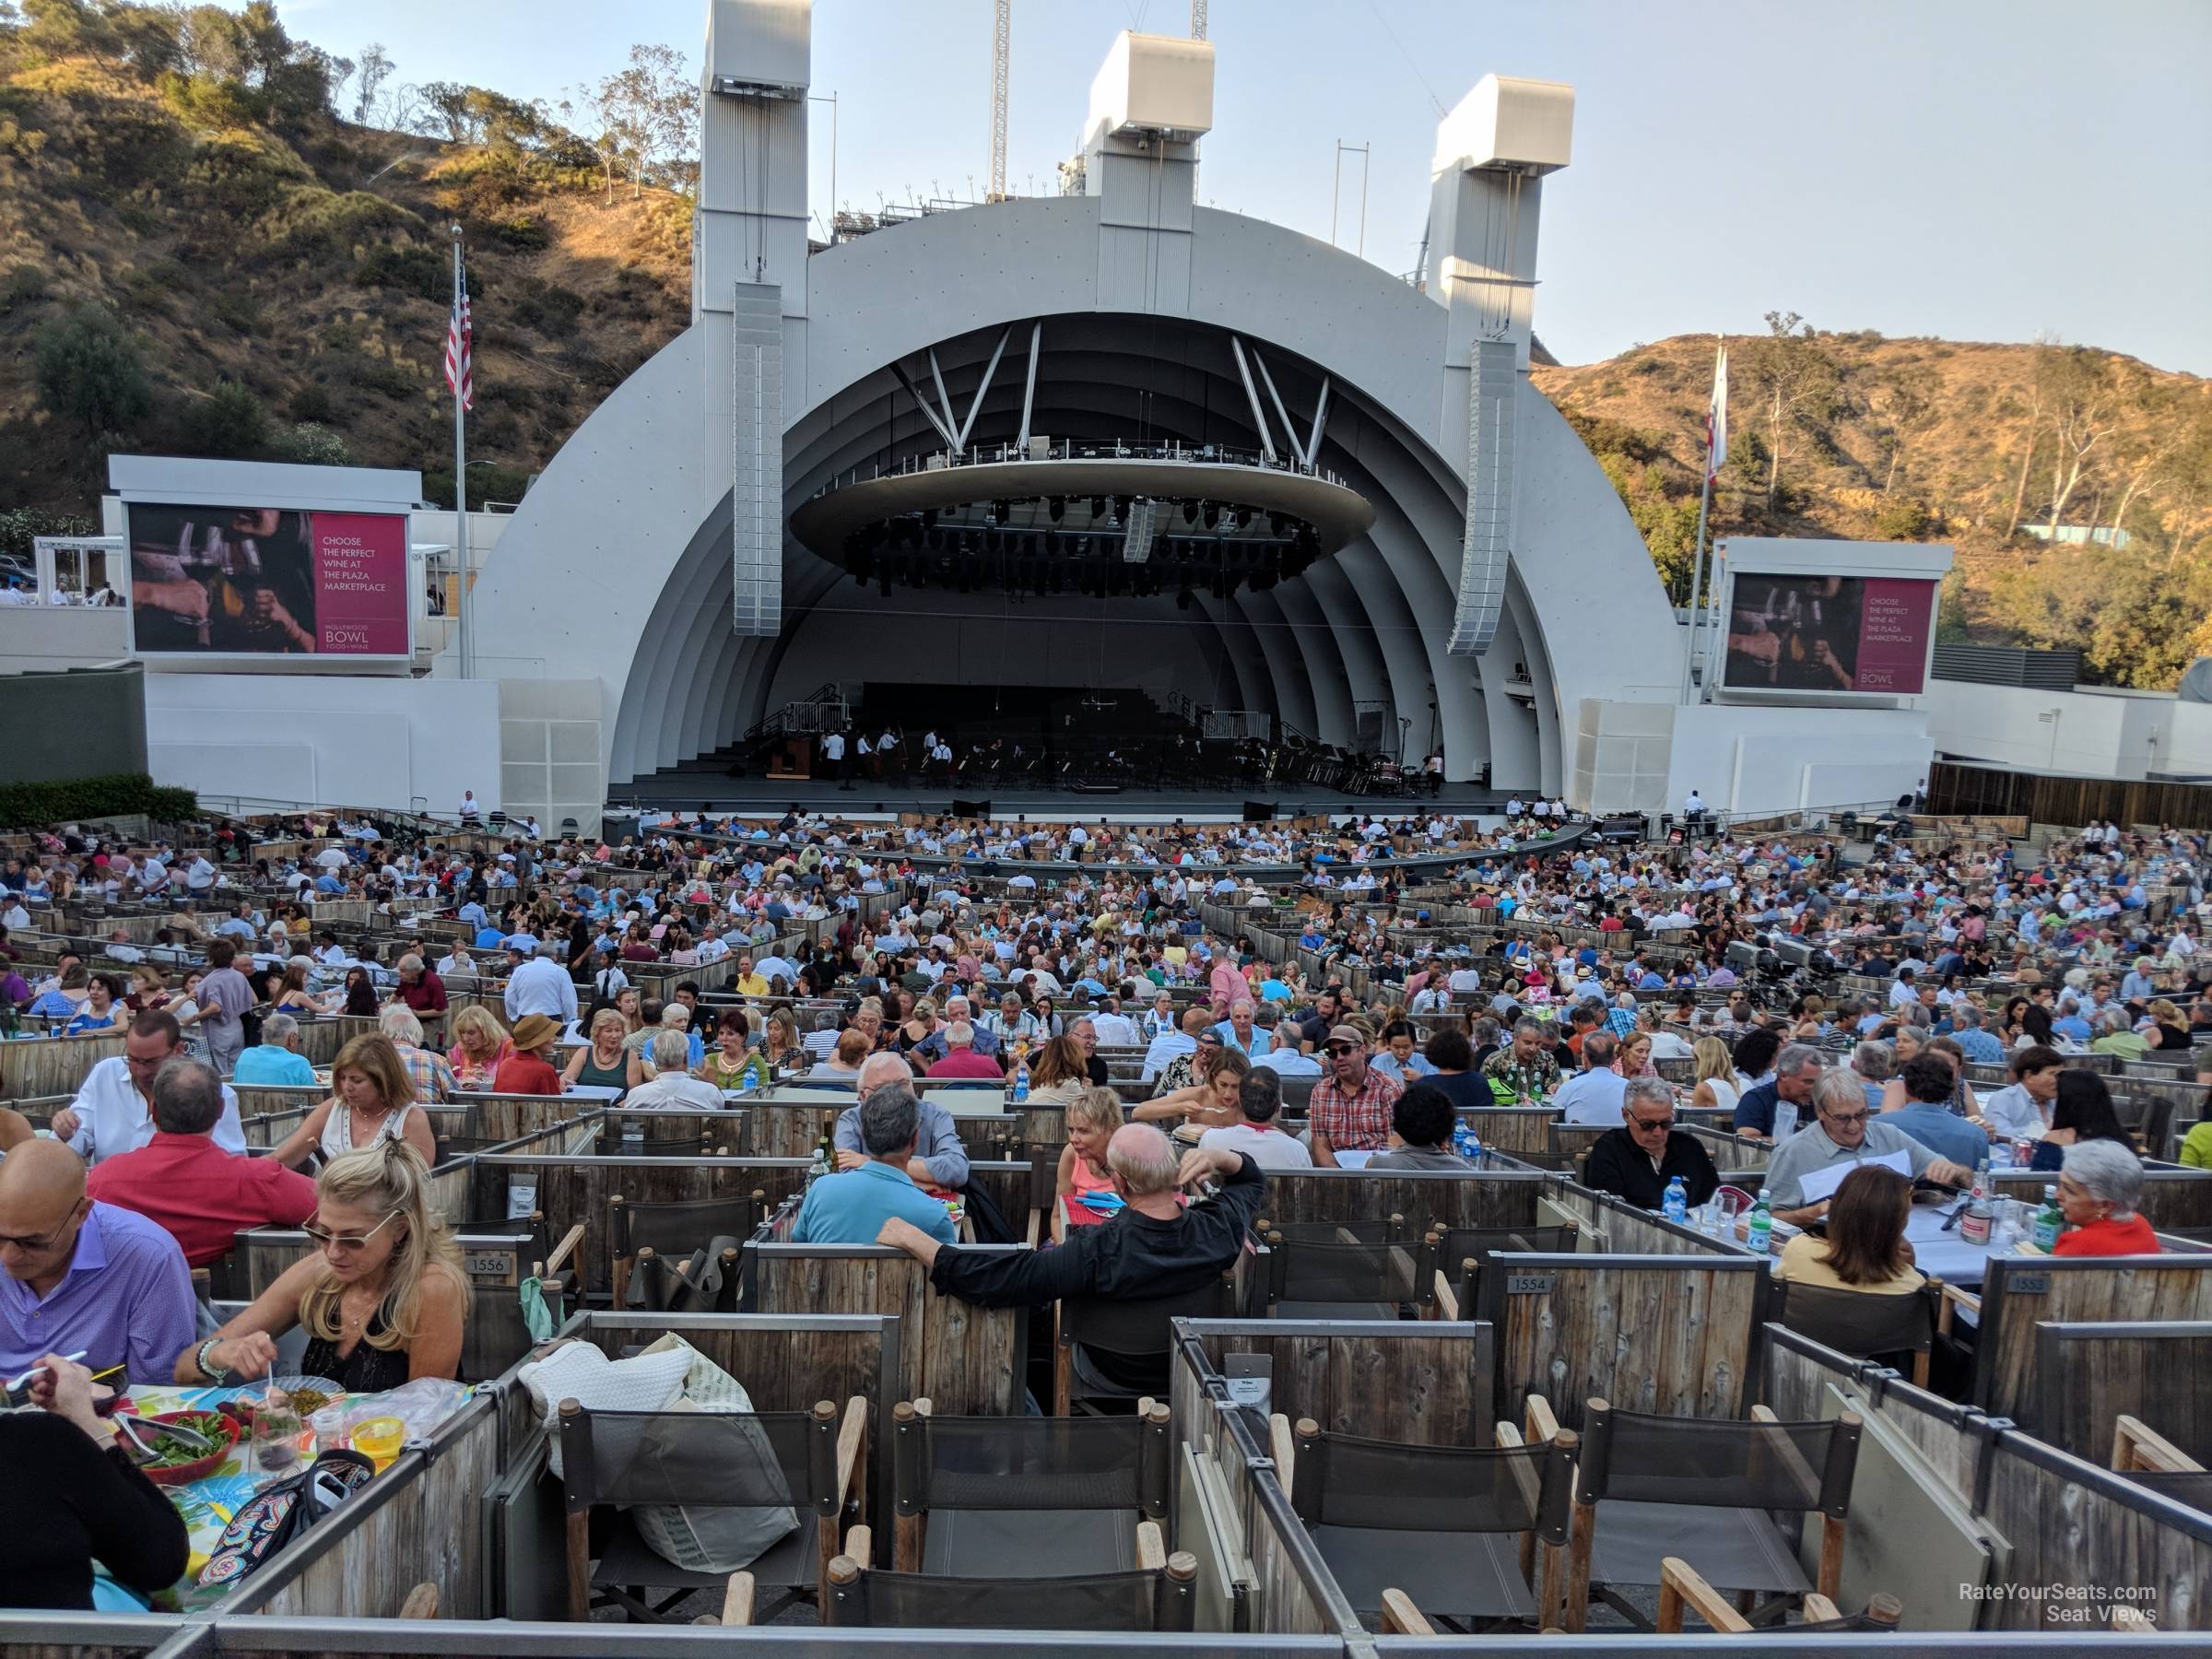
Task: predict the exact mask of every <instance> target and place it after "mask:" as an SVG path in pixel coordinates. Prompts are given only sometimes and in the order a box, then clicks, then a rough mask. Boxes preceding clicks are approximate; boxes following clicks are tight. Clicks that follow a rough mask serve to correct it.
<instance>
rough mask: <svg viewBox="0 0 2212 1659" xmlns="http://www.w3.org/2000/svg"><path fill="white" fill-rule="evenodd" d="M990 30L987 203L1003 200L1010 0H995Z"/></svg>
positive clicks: (1011, 31) (1011, 38) (1011, 28)
mask: <svg viewBox="0 0 2212 1659" xmlns="http://www.w3.org/2000/svg"><path fill="white" fill-rule="evenodd" d="M997 8H998V15H997V18H996V20H995V22H994V26H993V28H992V30H991V190H990V194H987V195H986V196H984V198H983V199H984V200H985V201H987V202H1003V201H1005V200H1006V64H1007V59H1008V57H1009V56H1010V55H1011V53H1012V49H1013V41H1014V0H997Z"/></svg>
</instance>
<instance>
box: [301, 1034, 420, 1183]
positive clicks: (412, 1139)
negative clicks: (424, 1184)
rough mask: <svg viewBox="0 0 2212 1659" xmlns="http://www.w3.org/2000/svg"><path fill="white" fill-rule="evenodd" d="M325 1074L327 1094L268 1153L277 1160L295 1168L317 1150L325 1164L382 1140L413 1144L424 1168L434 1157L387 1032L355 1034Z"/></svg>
mask: <svg viewBox="0 0 2212 1659" xmlns="http://www.w3.org/2000/svg"><path fill="white" fill-rule="evenodd" d="M330 1077H331V1085H332V1091H333V1092H332V1094H331V1098H330V1099H329V1100H325V1101H324V1102H323V1104H322V1105H320V1106H318V1107H316V1108H315V1109H314V1110H313V1111H312V1112H309V1113H308V1114H307V1118H306V1121H305V1122H303V1123H302V1124H300V1126H299V1127H298V1128H297V1129H295V1130H293V1131H292V1132H291V1134H290V1135H288V1136H286V1137H285V1142H284V1144H283V1145H282V1146H280V1147H277V1150H276V1151H275V1152H273V1153H272V1154H270V1156H271V1157H273V1158H275V1159H277V1162H278V1163H281V1164H284V1165H285V1166H287V1167H288V1168H293V1169H296V1168H298V1167H299V1166H300V1164H301V1163H303V1162H305V1161H306V1159H307V1155H308V1153H309V1152H310V1151H311V1150H312V1151H320V1152H321V1153H322V1154H323V1161H324V1162H325V1163H328V1162H329V1161H330V1160H331V1159H334V1158H339V1157H342V1156H344V1155H345V1154H346V1153H347V1152H359V1151H365V1150H367V1149H368V1148H369V1147H379V1146H382V1145H383V1143H384V1142H386V1141H388V1140H404V1141H406V1143H407V1145H409V1146H410V1147H414V1148H415V1150H416V1151H417V1152H418V1154H420V1155H421V1158H422V1161H423V1165H424V1167H425V1168H426V1169H427V1168H429V1166H431V1165H433V1164H435V1163H436V1162H437V1161H438V1141H437V1137H436V1136H435V1135H432V1134H431V1133H430V1121H429V1118H427V1117H425V1116H424V1115H423V1114H422V1113H421V1112H418V1111H417V1110H416V1109H415V1085H414V1082H413V1080H412V1079H411V1078H410V1077H408V1075H407V1068H406V1062H405V1061H403V1060H402V1059H401V1058H400V1054H399V1050H398V1049H397V1048H395V1047H394V1046H393V1043H392V1040H391V1039H390V1038H389V1037H385V1036H382V1034H380V1033H375V1032H371V1033H370V1034H368V1035H366V1036H361V1037H356V1038H355V1039H354V1040H353V1041H351V1042H348V1043H347V1045H346V1046H345V1047H344V1048H342V1049H340V1050H339V1051H338V1057H337V1059H336V1060H335V1061H334V1062H333V1063H332V1065H331V1068H330Z"/></svg>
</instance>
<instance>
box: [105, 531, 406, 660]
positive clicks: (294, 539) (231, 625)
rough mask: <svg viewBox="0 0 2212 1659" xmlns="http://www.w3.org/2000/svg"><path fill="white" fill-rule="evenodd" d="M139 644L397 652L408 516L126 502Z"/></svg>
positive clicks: (196, 649) (187, 649)
mask: <svg viewBox="0 0 2212 1659" xmlns="http://www.w3.org/2000/svg"><path fill="white" fill-rule="evenodd" d="M128 515H129V516H128V533H129V538H130V548H131V605H132V608H133V611H134V613H135V634H134V640H135V649H136V650H137V651H138V652H139V653H144V654H153V653H164V652H171V653H177V652H181V653H208V654H210V655H236V656H308V655H324V656H404V655H406V653H407V652H408V650H409V648H410V647H409V641H408V629H407V521H406V517H405V516H404V515H402V514H398V513H381V512H380V513H371V512H322V511H320V510H317V511H312V512H301V511H299V510H295V509H280V508H274V507H185V506H167V505H161V504H155V503H147V502H143V501H135V502H132V503H131V505H130V507H129V509H128Z"/></svg>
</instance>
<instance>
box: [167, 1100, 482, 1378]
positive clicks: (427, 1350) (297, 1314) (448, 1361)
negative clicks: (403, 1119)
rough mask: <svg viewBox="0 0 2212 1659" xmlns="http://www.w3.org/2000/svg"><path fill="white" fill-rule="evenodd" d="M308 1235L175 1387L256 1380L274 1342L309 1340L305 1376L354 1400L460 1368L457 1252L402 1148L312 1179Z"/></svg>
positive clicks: (184, 1357)
mask: <svg viewBox="0 0 2212 1659" xmlns="http://www.w3.org/2000/svg"><path fill="white" fill-rule="evenodd" d="M306 1232H307V1235H308V1237H309V1239H310V1240H311V1241H312V1242H313V1244H314V1246H315V1250H314V1253H312V1254H311V1255H308V1256H306V1257H303V1258H302V1259H301V1260H300V1261H297V1262H294V1263H293V1264H292V1265H290V1266H289V1267H288V1268H286V1269H285V1270H284V1272H283V1273H281V1274H279V1275H278V1276H277V1282H276V1283H275V1284H273V1285H271V1286H270V1287H269V1288H268V1289H266V1290H265V1291H264V1292H263V1293H262V1294H261V1295H260V1296H259V1297H257V1298H256V1299H255V1300H254V1301H253V1306H251V1307H249V1308H248V1309H247V1310H246V1311H245V1312H243V1313H241V1314H240V1315H239V1316H238V1317H237V1318H236V1319H233V1320H231V1321H230V1322H229V1324H226V1325H224V1326H223V1327H222V1328H221V1329H220V1330H218V1331H217V1332H216V1334H215V1335H212V1336H210V1337H208V1338H207V1339H206V1341H204V1342H200V1343H197V1344H195V1345H194V1346H193V1347H188V1348H186V1349H185V1350H184V1351H183V1352H182V1353H181V1354H179V1355H178V1356H177V1366H176V1378H177V1381H178V1382H189V1383H200V1382H213V1383H229V1382H254V1381H257V1380H259V1379H260V1378H263V1377H265V1376H267V1375H268V1374H269V1371H270V1368H271V1367H272V1366H274V1365H275V1364H276V1361H277V1337H279V1336H281V1335H284V1334H285V1333H286V1332H287V1331H288V1330H290V1329H291V1328H292V1327H293V1326H294V1325H300V1326H302V1327H304V1328H305V1329H306V1332H307V1351H306V1353H305V1354H304V1355H302V1356H301V1358H300V1371H302V1373H303V1374H305V1375H307V1376H311V1377H327V1378H329V1379H330V1380H331V1381H332V1382H335V1383H337V1385H338V1386H339V1387H340V1388H341V1389H343V1390H344V1391H345V1392H347V1394H375V1393H380V1392H382V1390H384V1389H387V1388H397V1387H398V1386H399V1385H400V1384H401V1383H403V1382H411V1381H413V1380H414V1379H415V1378H417V1377H451V1376H453V1373H454V1371H456V1370H457V1369H458V1368H459V1366H460V1363H461V1328H462V1325H463V1324H464V1323H465V1321H466V1319H467V1317H468V1281H467V1280H466V1279H465V1277H463V1276H462V1272H461V1250H460V1246H459V1245H458V1244H456V1243H455V1242H454V1241H453V1234H452V1233H451V1232H450V1231H449V1230H447V1228H446V1225H445V1222H444V1220H443V1219H442V1218H441V1217H440V1216H438V1215H437V1214H436V1212H434V1211H433V1210H432V1209H431V1208H430V1206H429V1169H428V1167H427V1166H426V1165H425V1164H424V1162H423V1160H422V1159H421V1158H420V1157H418V1155H417V1153H416V1151H415V1149H414V1148H413V1147H410V1146H408V1145H407V1144H406V1142H405V1141H403V1140H385V1141H381V1142H379V1143H378V1144H377V1145H376V1146H373V1147H369V1148H368V1149H367V1150H365V1151H360V1152H348V1153H347V1154H346V1156H345V1157H343V1158H340V1159H335V1160H334V1161H333V1162H332V1163H331V1164H329V1165H328V1166H327V1167H326V1168H325V1169H324V1171H323V1174H322V1178H321V1179H320V1180H318V1181H317V1182H316V1183H315V1214H314V1217H313V1218H312V1220H310V1221H309V1222H308V1223H307V1227H306Z"/></svg>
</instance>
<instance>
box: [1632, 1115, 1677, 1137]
mask: <svg viewBox="0 0 2212 1659" xmlns="http://www.w3.org/2000/svg"><path fill="white" fill-rule="evenodd" d="M1629 1126H1630V1128H1631V1129H1634V1130H1636V1131H1637V1132H1638V1133H1639V1134H1642V1135H1649V1134H1651V1133H1652V1132H1653V1130H1657V1129H1672V1128H1673V1127H1674V1126H1675V1120H1674V1119H1673V1118H1671V1117H1665V1118H1630V1120H1629Z"/></svg>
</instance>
